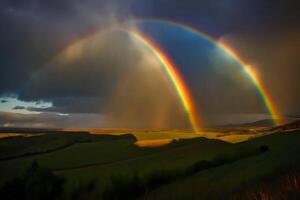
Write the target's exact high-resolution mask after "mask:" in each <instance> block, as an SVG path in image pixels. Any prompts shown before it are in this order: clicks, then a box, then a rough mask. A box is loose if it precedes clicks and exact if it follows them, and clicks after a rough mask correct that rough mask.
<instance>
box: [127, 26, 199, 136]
mask: <svg viewBox="0 0 300 200" xmlns="http://www.w3.org/2000/svg"><path fill="white" fill-rule="evenodd" d="M129 33H130V34H131V35H132V36H133V37H134V38H136V39H138V40H139V41H141V42H142V43H143V44H144V45H145V47H146V48H147V49H149V50H150V51H151V52H152V53H153V54H154V56H155V57H156V58H157V60H159V61H160V62H161V64H162V67H163V69H164V70H165V72H166V74H167V75H168V77H169V78H170V80H171V82H172V84H173V86H174V88H175V90H176V92H177V94H178V97H179V98H180V100H181V103H182V106H183V108H184V110H185V112H186V114H187V116H188V119H189V121H190V124H191V126H192V128H193V129H194V131H195V132H197V133H199V132H200V130H201V129H200V127H199V125H198V123H199V120H198V118H197V112H196V109H195V106H194V102H193V100H192V97H191V95H190V93H189V89H188V87H187V85H186V84H185V81H184V80H183V78H182V77H181V76H180V73H179V72H178V71H177V67H176V66H175V64H174V63H172V61H171V60H170V59H169V58H168V56H167V55H166V54H165V53H163V52H162V51H161V49H160V48H159V47H158V45H156V44H155V43H154V42H153V41H152V40H151V39H150V38H147V37H146V36H145V35H141V34H140V33H139V32H137V31H129Z"/></svg>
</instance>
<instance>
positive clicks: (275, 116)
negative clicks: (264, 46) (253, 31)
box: [133, 19, 281, 125]
mask: <svg viewBox="0 0 300 200" xmlns="http://www.w3.org/2000/svg"><path fill="white" fill-rule="evenodd" d="M133 22H137V23H139V22H140V23H143V22H154V23H163V24H167V25H172V26H176V27H179V28H182V29H184V30H187V31H189V32H192V33H194V34H196V35H198V36H200V37H201V38H204V39H206V40H208V41H210V42H212V43H214V44H215V45H216V46H218V47H219V48H220V49H222V50H223V51H224V52H225V53H227V54H228V55H229V56H231V57H232V58H233V59H235V60H236V61H237V62H238V63H239V65H240V66H241V67H242V68H243V70H244V72H245V74H246V75H247V77H248V78H249V79H250V81H251V82H252V83H253V85H254V86H255V88H256V90H257V92H258V93H259V96H260V98H261V100H262V102H263V103H264V106H265V107H266V109H267V110H268V112H269V114H270V115H271V118H272V120H273V122H274V124H275V125H277V124H280V123H281V115H280V113H279V111H278V109H277V107H276V106H275V103H274V101H273V100H272V98H271V95H270V94H269V92H268V91H267V89H266V88H265V86H264V85H263V84H262V82H261V81H260V80H259V78H258V76H257V75H256V74H255V72H254V71H253V69H252V67H251V66H250V65H248V64H247V63H246V62H244V61H243V59H242V58H241V57H240V56H239V55H238V54H237V53H236V52H235V51H233V49H231V48H230V47H229V46H228V45H226V44H225V43H223V42H218V39H216V38H214V37H212V36H210V35H208V34H207V33H204V32H202V31H199V30H198V29H195V28H193V27H191V26H189V25H186V24H182V23H179V22H173V21H169V20H162V19H138V20H133Z"/></svg>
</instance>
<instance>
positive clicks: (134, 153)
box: [0, 132, 300, 199]
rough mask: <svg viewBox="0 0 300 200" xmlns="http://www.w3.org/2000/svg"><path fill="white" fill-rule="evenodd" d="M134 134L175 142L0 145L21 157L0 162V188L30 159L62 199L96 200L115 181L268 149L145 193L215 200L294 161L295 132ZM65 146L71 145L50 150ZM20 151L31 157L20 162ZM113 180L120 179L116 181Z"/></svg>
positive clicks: (299, 138)
mask: <svg viewBox="0 0 300 200" xmlns="http://www.w3.org/2000/svg"><path fill="white" fill-rule="evenodd" d="M138 134H139V137H138V139H139V140H142V141H143V140H152V139H154V140H157V139H168V140H170V139H175V141H173V142H172V143H169V144H166V145H164V146H158V147H156V148H152V147H151V148H149V147H139V146H137V145H136V144H135V143H136V139H135V138H134V137H133V136H130V135H124V136H105V135H87V134H84V133H80V134H74V133H69V134H60V135H56V134H49V135H43V136H37V137H28V138H21V137H17V138H15V139H4V140H0V149H1V150H2V152H1V153H0V155H2V157H5V156H7V155H9V156H21V157H19V158H15V159H8V160H3V161H0V185H1V184H3V183H4V182H5V181H7V180H10V179H11V178H12V177H14V176H16V175H20V174H22V173H24V171H25V170H26V169H27V168H28V167H29V166H30V165H31V163H32V162H33V161H34V160H36V161H38V163H39V164H40V165H41V166H42V167H47V168H49V170H50V171H52V172H53V173H54V174H55V175H57V176H60V177H64V178H65V179H66V182H65V185H64V187H65V196H66V198H71V197H72V195H75V196H78V194H77V195H76V194H73V189H74V188H82V190H85V188H90V189H91V188H92V189H95V188H96V190H97V192H96V193H97V194H94V195H92V196H98V197H99V196H102V194H103V193H104V191H106V189H107V187H108V186H109V185H111V184H112V183H113V182H114V181H116V180H115V179H117V181H119V182H121V183H122V182H123V183H126V181H128V180H129V181H131V182H133V183H134V182H135V181H137V179H136V177H155V176H154V174H155V173H158V172H164V174H167V172H172V173H173V172H178V171H182V170H185V169H187V168H188V167H189V166H194V167H195V166H196V167H197V162H199V161H202V160H205V161H208V162H210V161H212V160H214V159H215V158H216V156H218V155H219V159H220V158H221V156H222V155H233V154H236V153H237V152H240V153H241V154H243V153H244V152H248V151H249V150H251V149H257V148H258V147H260V146H263V145H267V146H268V147H269V151H268V152H266V153H264V154H262V155H257V156H253V157H249V158H243V159H240V160H239V161H237V162H230V163H227V164H225V165H222V166H215V167H213V168H209V169H205V170H204V171H203V170H202V171H198V170H196V171H193V173H192V174H191V176H188V177H185V178H184V179H179V180H177V178H176V180H172V181H171V182H166V183H164V184H163V185H160V187H158V188H157V189H156V190H154V191H151V192H149V193H147V198H149V199H193V198H196V199H199V198H200V197H202V198H203V199H207V198H209V196H208V194H214V195H215V196H213V197H215V198H217V197H218V194H227V193H228V194H229V193H231V192H233V191H235V189H237V188H239V187H240V186H244V185H245V187H246V186H247V185H249V184H251V183H253V182H257V181H259V180H260V179H261V178H264V177H266V176H270V175H272V174H274V173H276V171H277V170H279V169H282V168H285V167H288V166H291V165H292V164H293V163H297V162H298V161H300V133H296V132H295V133H289V134H273V135H268V136H264V137H261V138H256V139H254V140H251V141H246V142H242V143H238V144H230V143H226V142H223V141H219V140H210V139H205V138H198V137H196V138H195V137H194V138H193V137H192V135H190V133H183V136H182V137H183V138H186V139H181V140H176V139H179V138H180V133H179V132H174V133H169V134H168V133H166V135H163V134H162V133H158V132H148V133H136V135H138ZM147 134H149V135H147ZM185 134H186V135H185ZM194 136H195V135H194ZM70 142H71V143H72V144H73V145H71V146H68V147H66V148H62V149H59V150H57V151H51V150H53V149H55V148H58V147H61V146H62V145H63V144H66V143H70ZM26 152H36V153H37V154H36V155H30V156H25V157H22V155H24V154H26ZM220 155H221V156H220ZM198 164H199V163H198ZM202 164H203V163H202ZM199 166H200V164H199ZM199 166H198V167H199ZM200 167H203V166H202V165H201V166H200ZM114 177H115V178H114ZM116 177H122V178H121V179H119V180H118V178H116ZM82 198H84V199H88V197H82Z"/></svg>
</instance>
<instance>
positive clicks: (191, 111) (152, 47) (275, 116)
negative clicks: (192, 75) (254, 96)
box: [51, 19, 280, 133]
mask: <svg viewBox="0 0 300 200" xmlns="http://www.w3.org/2000/svg"><path fill="white" fill-rule="evenodd" d="M131 22H133V23H144V22H155V23H163V24H167V25H172V26H176V27H179V28H181V29H184V30H186V31H188V32H191V33H193V34H195V35H198V36H199V37H201V38H203V39H206V40H208V41H210V42H212V43H213V44H215V45H216V46H217V47H219V48H220V49H222V50H223V51H224V52H225V53H227V54H228V55H229V56H231V57H232V58H233V59H235V60H236V61H237V62H238V63H239V65H240V66H241V67H242V68H243V70H244V71H245V74H247V76H248V78H249V79H250V81H251V82H252V83H253V85H254V86H255V88H256V90H257V91H258V93H259V95H260V97H261V99H262V101H263V103H264V105H265V107H266V109H267V110H268V112H269V113H270V115H271V117H272V120H273V122H274V124H278V123H280V114H279V112H278V110H277V109H276V106H275V104H274V103H273V101H272V99H271V96H270V94H269V93H268V92H267V90H266V88H265V87H264V85H263V84H262V82H261V81H260V80H259V79H258V77H257V76H256V74H255V73H254V71H253V70H252V68H251V66H249V65H247V64H246V62H244V61H243V60H242V59H241V57H240V56H239V55H238V54H237V53H235V52H234V51H233V50H232V49H231V48H230V47H228V46H227V45H226V44H224V43H221V42H218V40H217V39H216V38H213V37H212V36H209V35H208V34H206V33H204V32H201V31H199V30H197V29H195V28H193V27H190V26H188V25H185V24H181V23H178V22H172V21H167V20H160V19H146V20H145V19H143V20H133V21H131ZM106 31H122V32H127V33H128V34H129V35H131V36H132V37H133V38H135V39H136V40H138V41H140V42H141V43H142V44H143V45H144V47H145V48H147V49H148V50H149V51H150V52H151V53H152V54H153V55H154V56H155V57H156V59H157V60H158V61H159V62H160V63H161V66H162V68H163V70H164V71H165V74H166V75H167V76H168V78H169V79H170V81H171V83H172V85H173V86H174V89H175V90H176V93H177V95H178V97H179V99H180V101H181V104H182V106H183V108H184V110H185V112H186V114H187V116H188V119H189V122H190V124H191V127H192V128H193V129H194V131H195V132H198V133H199V132H200V131H201V128H200V125H199V124H200V121H199V118H198V114H197V109H196V106H195V103H194V100H193V98H192V95H191V94H190V91H189V88H188V86H187V85H186V83H185V81H184V79H183V77H182V76H181V74H180V72H179V71H178V69H177V67H176V65H175V63H173V62H172V60H171V59H170V58H169V57H168V55H167V54H166V53H164V52H163V51H162V49H161V48H160V47H159V46H158V45H157V44H156V43H155V42H154V41H153V40H152V39H151V38H150V37H148V36H146V35H145V34H144V33H143V34H142V33H141V32H139V31H136V30H132V29H130V27H129V28H128V29H126V28H112V29H109V30H106ZM98 32H99V31H98V30H97V31H95V32H93V33H92V34H88V35H87V36H85V37H82V38H81V39H79V40H76V41H74V42H72V43H71V44H70V45H68V46H67V48H65V49H69V48H71V47H72V46H73V45H76V44H78V43H80V42H82V41H83V40H84V39H87V38H90V37H92V36H93V35H94V34H97V33H98ZM58 55H60V54H58ZM55 57H57V56H55ZM51 60H52V59H51Z"/></svg>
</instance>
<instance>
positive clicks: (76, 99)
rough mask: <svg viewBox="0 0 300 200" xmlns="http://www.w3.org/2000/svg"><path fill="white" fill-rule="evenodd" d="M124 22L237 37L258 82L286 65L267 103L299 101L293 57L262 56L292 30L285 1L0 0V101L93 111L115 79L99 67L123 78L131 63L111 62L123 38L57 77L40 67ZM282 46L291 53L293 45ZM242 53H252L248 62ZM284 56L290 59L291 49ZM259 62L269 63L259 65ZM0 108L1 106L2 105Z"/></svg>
mask: <svg viewBox="0 0 300 200" xmlns="http://www.w3.org/2000/svg"><path fill="white" fill-rule="evenodd" d="M132 16H136V17H158V18H167V19H172V20H178V21H181V22H184V23H188V24H191V25H193V26H195V27H197V28H199V29H201V30H204V31H205V32H208V33H210V34H212V35H214V36H217V37H220V38H221V37H223V36H224V35H225V36H227V35H234V36H236V35H237V37H239V35H240V34H243V36H242V38H243V40H245V42H244V43H243V46H239V45H237V49H238V50H241V51H242V50H243V49H247V48H248V47H251V48H249V51H247V52H246V51H245V52H243V54H242V55H243V56H244V57H250V58H249V59H248V60H249V61H252V60H257V65H258V66H259V67H260V68H261V70H262V71H265V72H266V73H265V76H267V77H272V76H276V75H277V74H280V73H281V71H280V69H281V68H284V67H282V66H285V65H289V66H293V67H287V68H286V69H285V71H284V74H285V75H284V77H285V78H284V79H283V80H284V83H283V82H280V83H279V82H277V83H274V84H273V82H272V78H267V80H266V81H267V83H268V85H272V84H273V85H274V87H271V88H272V90H274V91H276V88H277V86H278V87H279V88H281V89H280V91H281V92H278V94H276V92H275V97H277V98H278V97H279V98H281V97H280V96H284V98H285V99H286V100H285V101H283V102H282V103H280V104H282V107H284V104H285V103H289V104H291V105H289V108H288V109H287V112H290V111H292V110H293V109H294V110H295V109H296V110H297V109H299V105H298V102H296V100H297V99H299V98H298V97H299V92H297V91H298V89H297V86H298V85H300V83H299V79H297V78H295V76H296V75H297V74H299V73H300V71H299V70H300V68H299V67H296V66H299V64H300V61H299V58H298V57H297V56H294V57H293V58H290V59H293V63H291V62H285V58H282V57H280V56H274V54H271V53H270V52H272V51H275V50H274V49H273V48H272V47H273V46H276V45H278V43H277V42H276V41H278V40H280V41H281V40H282V39H284V38H285V37H287V36H286V35H285V34H281V33H282V31H280V29H285V30H290V29H291V30H293V28H294V27H296V26H298V24H299V16H300V12H299V3H298V1H293V0H291V1H286V0H281V1H280V0H275V1H271V0H270V1H268V0H263V1H259V0H256V1H253V0H223V1H217V0H202V1H198V0H187V1H182V0H129V1H123V0H112V1H108V0H90V1H80V0H28V1H24V0H3V1H1V2H0V24H1V30H0V42H1V46H0V66H1V73H0V96H1V95H7V94H15V95H17V96H19V98H20V99H21V100H25V101H33V100H34V101H39V100H48V101H51V102H52V103H53V106H52V107H50V108H37V107H30V108H28V110H30V111H39V112H61V113H96V112H101V105H102V101H103V99H104V98H105V97H106V96H108V95H109V91H111V90H113V89H114V87H113V85H114V84H115V80H117V79H118V76H116V75H115V72H116V71H114V70H112V71H111V74H110V75H107V71H108V70H102V71H101V68H103V66H106V67H107V68H109V67H110V66H114V65H120V66H123V68H122V69H120V68H115V70H120V71H119V73H128V72H126V70H125V69H127V68H130V66H131V64H132V63H134V60H135V59H136V56H132V58H134V59H132V60H128V61H127V60H126V61H124V60H123V59H120V57H114V56H116V55H120V56H121V55H122V54H123V52H127V50H126V49H127V47H128V43H126V39H125V40H124V38H123V39H120V40H116V41H115V43H119V45H118V46H115V47H114V45H106V48H107V52H106V53H105V51H101V54H99V56H98V57H95V58H94V60H90V61H89V62H88V63H79V64H77V66H76V65H75V66H72V68H64V69H62V71H59V70H55V69H57V68H56V67H55V66H54V67H53V66H52V68H51V67H50V68H46V69H45V63H47V61H48V60H49V59H50V58H52V57H53V56H54V55H55V54H56V53H57V52H58V51H60V50H61V49H62V48H63V47H64V46H65V45H66V44H68V43H69V42H70V41H73V40H75V39H77V38H80V37H82V36H83V35H85V34H87V33H89V32H90V31H91V30H94V28H95V27H105V26H106V25H109V24H110V23H111V22H112V19H113V20H116V21H126V19H127V17H132ZM275 33H277V34H275ZM256 35H262V36H261V37H268V38H270V37H271V38H272V42H270V43H269V44H268V47H265V43H264V42H262V41H264V38H260V39H257V38H256ZM296 38H297V37H296ZM108 41H109V40H108ZM124 41H125V42H124ZM248 41H250V42H248ZM108 43H109V42H108ZM286 43H288V42H286ZM282 44H284V42H282ZM288 44H289V45H290V46H295V44H294V43H293V42H291V43H288ZM297 44H298V43H297ZM109 46H110V47H109ZM111 46H113V47H112V48H111ZM275 49H276V51H282V52H285V51H286V50H289V49H291V48H290V47H289V46H284V47H282V48H281V47H279V45H278V47H276V48H275ZM258 50H260V51H258ZM178 51H179V50H178ZM250 51H251V52H260V54H259V55H258V53H257V55H255V56H252V57H251V56H249V54H250V55H251V54H252V53H251V52H250ZM292 51H293V53H292V54H293V55H294V52H297V51H298V50H297V49H296V50H292ZM298 52H299V51H298ZM180 53H181V52H180ZM133 54H134V55H136V53H133ZM266 57H267V58H268V59H269V60H271V61H266ZM96 60H97V62H96ZM112 61H114V62H112ZM266 62H268V66H273V65H276V66H277V67H275V69H276V70H273V69H270V68H269V69H265V65H264V64H265V63H266ZM278 63H280V65H279V64H278ZM84 64H85V65H84ZM82 66H83V67H82ZM99 66H101V67H100V68H99ZM74 69H75V70H74ZM122 70H123V71H122ZM274 71H276V74H274ZM113 74H114V75H113ZM289 77H291V78H290V79H289ZM275 81H276V80H275ZM285 83H287V84H285ZM108 85H110V86H109V87H107V86H108ZM275 86H276V87H275ZM204 89H205V88H204ZM3 101H4V100H2V101H1V103H5V102H3ZM208 101H209V100H208ZM235 101H238V100H235ZM233 106H234V105H233ZM237 107H238V106H236V107H235V108H237ZM228 109H229V110H230V109H231V108H228ZM47 119H49V118H47ZM51 119H52V118H51ZM57 119H61V118H60V117H57V116H55V117H54V118H53V121H55V122H57V121H59V120H57ZM28 120H30V119H28ZM31 120H33V121H35V120H36V119H35V118H34V119H31ZM57 123H58V122H57Z"/></svg>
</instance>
